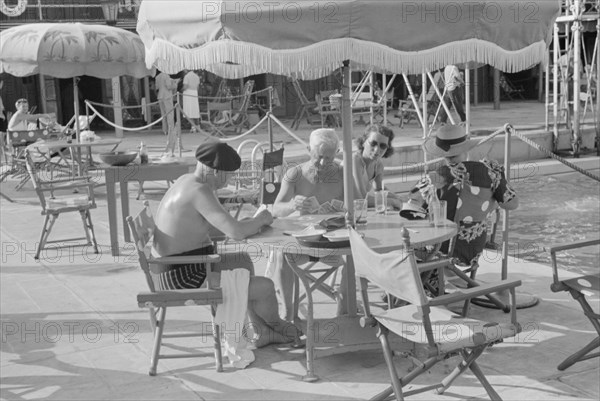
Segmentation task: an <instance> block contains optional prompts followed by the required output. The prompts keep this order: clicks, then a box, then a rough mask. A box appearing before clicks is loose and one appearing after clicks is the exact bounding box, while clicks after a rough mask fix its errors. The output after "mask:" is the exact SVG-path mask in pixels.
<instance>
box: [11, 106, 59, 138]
mask: <svg viewBox="0 0 600 401" xmlns="http://www.w3.org/2000/svg"><path fill="white" fill-rule="evenodd" d="M15 108H16V109H17V111H15V114H13V115H12V117H11V118H10V121H9V122H8V127H7V130H8V131H25V130H28V129H37V128H38V125H37V124H38V120H39V119H40V118H43V119H50V118H51V116H50V115H49V114H29V102H28V101H27V99H19V100H17V101H16V102H15Z"/></svg>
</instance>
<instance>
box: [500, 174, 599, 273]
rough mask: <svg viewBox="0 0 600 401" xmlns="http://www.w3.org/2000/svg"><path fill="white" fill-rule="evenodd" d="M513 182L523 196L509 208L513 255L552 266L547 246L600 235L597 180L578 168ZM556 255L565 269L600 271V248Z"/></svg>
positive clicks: (510, 250)
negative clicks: (515, 204) (582, 172)
mask: <svg viewBox="0 0 600 401" xmlns="http://www.w3.org/2000/svg"><path fill="white" fill-rule="evenodd" d="M595 174H597V173H595ZM512 184H513V187H514V188H515V190H516V191H517V195H518V196H519V208H518V209H517V210H514V211H511V212H510V219H509V227H510V234H509V244H511V245H510V246H509V254H510V255H511V256H514V257H516V258H521V259H525V260H529V261H533V262H537V263H541V264H545V265H548V266H551V259H550V253H549V252H548V251H546V250H545V248H546V247H548V246H550V245H555V244H560V243H565V242H573V241H581V240H586V239H593V238H598V237H599V236H600V183H599V182H598V181H596V180H594V179H592V178H589V177H587V176H585V175H583V174H581V173H577V172H575V173H569V174H561V175H554V176H542V177H528V178H526V179H522V180H517V181H513V182H512ZM498 241H501V234H500V233H499V236H498V237H497V238H496V242H498ZM557 255H558V256H557V257H558V261H559V266H561V267H563V268H565V269H566V270H571V271H576V272H581V273H583V272H586V273H588V274H589V273H597V272H598V270H599V260H600V247H598V246H590V247H585V248H579V249H574V250H569V251H564V252H561V253H559V254H557Z"/></svg>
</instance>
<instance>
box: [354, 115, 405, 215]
mask: <svg viewBox="0 0 600 401" xmlns="http://www.w3.org/2000/svg"><path fill="white" fill-rule="evenodd" d="M393 140H394V132H393V131H392V130H391V129H390V128H388V127H385V126H383V125H380V124H371V125H369V126H367V128H366V129H365V133H364V134H363V135H362V136H361V137H360V138H358V139H357V140H356V145H357V148H358V149H357V150H356V151H355V152H354V153H353V154H352V168H353V173H354V174H353V175H354V198H355V199H367V202H368V203H369V206H373V205H374V203H375V200H374V196H373V192H372V191H371V190H374V191H381V190H383V189H384V188H383V162H382V161H381V159H382V158H387V157H390V156H391V155H392V153H394V148H393V147H392V141H393ZM388 205H389V206H392V207H393V208H396V209H401V208H402V201H401V200H400V199H399V198H398V197H397V196H396V194H395V193H393V192H388Z"/></svg>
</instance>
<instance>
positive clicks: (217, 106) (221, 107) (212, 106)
mask: <svg viewBox="0 0 600 401" xmlns="http://www.w3.org/2000/svg"><path fill="white" fill-rule="evenodd" d="M231 109H232V106H231V100H229V101H226V102H208V103H207V104H206V110H207V111H208V112H209V113H210V112H213V111H226V110H231Z"/></svg>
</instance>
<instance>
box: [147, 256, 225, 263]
mask: <svg viewBox="0 0 600 401" xmlns="http://www.w3.org/2000/svg"><path fill="white" fill-rule="evenodd" d="M219 261H221V256H219V255H197V256H194V255H191V256H163V257H161V258H152V259H149V260H148V263H149V264H153V265H182V264H186V263H217V262H219Z"/></svg>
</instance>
